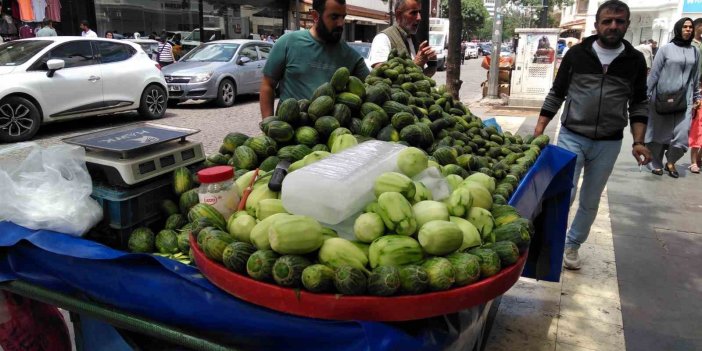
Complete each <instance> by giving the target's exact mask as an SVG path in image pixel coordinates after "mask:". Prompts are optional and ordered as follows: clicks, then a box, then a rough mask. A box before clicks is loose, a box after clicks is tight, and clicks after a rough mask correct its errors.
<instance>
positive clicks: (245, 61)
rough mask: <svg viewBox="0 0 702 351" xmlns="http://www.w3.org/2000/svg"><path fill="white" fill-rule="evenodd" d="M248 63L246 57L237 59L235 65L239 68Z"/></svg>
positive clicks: (249, 60) (248, 60)
mask: <svg viewBox="0 0 702 351" xmlns="http://www.w3.org/2000/svg"><path fill="white" fill-rule="evenodd" d="M249 62H251V59H250V58H248V57H246V56H242V57H239V59H238V60H236V64H237V65H239V66H241V65H243V64H245V63H249Z"/></svg>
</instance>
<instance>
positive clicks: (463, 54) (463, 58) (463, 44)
mask: <svg viewBox="0 0 702 351" xmlns="http://www.w3.org/2000/svg"><path fill="white" fill-rule="evenodd" d="M466 49H468V42H467V41H466V40H465V39H464V40H463V41H462V42H461V64H463V63H464V62H465V61H466Z"/></svg>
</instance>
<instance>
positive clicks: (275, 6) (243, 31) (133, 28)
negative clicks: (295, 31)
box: [0, 0, 290, 41]
mask: <svg viewBox="0 0 702 351" xmlns="http://www.w3.org/2000/svg"><path fill="white" fill-rule="evenodd" d="M0 2H1V3H2V11H0V12H1V14H0V16H2V15H5V14H8V15H11V18H12V19H13V21H12V22H13V25H14V26H15V27H16V28H19V27H20V26H22V25H23V22H22V21H21V18H20V17H25V16H20V13H19V10H14V9H16V8H19V6H17V1H16V0H0ZM47 3H54V4H56V5H55V6H58V7H60V16H56V17H55V18H52V19H53V20H54V21H55V22H56V25H55V28H56V30H57V31H58V33H59V35H79V34H80V29H79V24H80V21H81V20H88V21H89V22H90V23H91V24H92V26H91V29H93V30H94V31H95V32H96V33H97V34H98V35H99V36H104V35H105V32H107V31H112V32H115V33H119V34H122V35H124V36H126V37H132V36H134V33H139V34H140V35H141V36H142V37H145V36H148V35H149V34H151V33H157V34H160V33H161V32H163V31H166V32H168V33H170V34H171V35H172V34H174V33H178V32H180V33H181V35H182V37H183V39H185V38H186V37H187V36H190V34H191V32H193V30H195V29H196V28H200V20H201V19H200V11H202V26H203V27H204V29H205V32H206V33H205V35H206V40H210V39H223V38H230V39H236V38H252V37H255V38H260V35H265V36H268V35H271V34H273V35H276V36H280V35H281V34H282V33H283V31H284V29H286V28H288V24H289V22H288V16H287V14H288V13H289V12H290V8H289V5H290V4H289V3H287V2H283V1H276V0H201V1H198V0H158V1H153V0H50V1H47ZM0 18H2V17H0ZM42 20H43V18H33V19H32V20H31V21H26V22H28V23H27V24H28V25H30V26H32V27H36V26H38V24H39V22H41V21H42ZM3 28H4V27H3ZM16 32H17V30H13V31H12V33H15V34H16ZM190 39H192V40H194V41H200V40H199V33H193V35H191V36H190Z"/></svg>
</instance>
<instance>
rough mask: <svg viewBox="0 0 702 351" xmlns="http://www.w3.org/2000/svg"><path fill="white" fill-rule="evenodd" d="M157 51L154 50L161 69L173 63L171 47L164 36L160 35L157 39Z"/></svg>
mask: <svg viewBox="0 0 702 351" xmlns="http://www.w3.org/2000/svg"><path fill="white" fill-rule="evenodd" d="M158 41H159V44H158V49H156V61H157V62H158V64H159V65H161V67H166V66H168V65H170V64H171V63H173V62H175V57H174V56H173V46H171V44H170V43H169V42H168V37H167V36H166V34H162V35H161V36H160V37H159V39H158Z"/></svg>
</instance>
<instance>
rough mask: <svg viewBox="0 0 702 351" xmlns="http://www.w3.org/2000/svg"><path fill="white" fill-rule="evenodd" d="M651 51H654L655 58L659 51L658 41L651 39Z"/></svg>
mask: <svg viewBox="0 0 702 351" xmlns="http://www.w3.org/2000/svg"><path fill="white" fill-rule="evenodd" d="M651 52H653V58H656V53H658V42H657V41H655V40H653V39H651Z"/></svg>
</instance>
